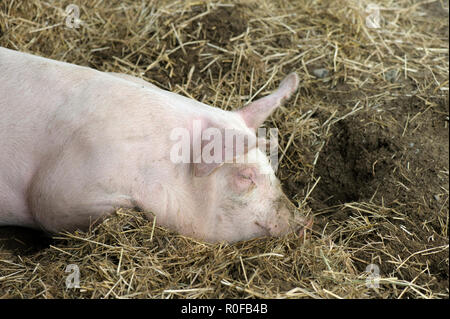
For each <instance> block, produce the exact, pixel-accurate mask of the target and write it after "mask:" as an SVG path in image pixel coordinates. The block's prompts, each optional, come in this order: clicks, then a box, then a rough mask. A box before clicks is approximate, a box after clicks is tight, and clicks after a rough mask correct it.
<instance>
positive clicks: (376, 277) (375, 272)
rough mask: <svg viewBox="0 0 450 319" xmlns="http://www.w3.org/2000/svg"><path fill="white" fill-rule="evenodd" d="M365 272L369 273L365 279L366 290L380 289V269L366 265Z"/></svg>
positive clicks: (373, 265) (374, 265)
mask: <svg viewBox="0 0 450 319" xmlns="http://www.w3.org/2000/svg"><path fill="white" fill-rule="evenodd" d="M366 272H367V273H369V276H368V277H367V278H366V286H367V288H372V289H373V288H380V278H381V276H380V267H378V265H376V264H370V265H367V267H366Z"/></svg>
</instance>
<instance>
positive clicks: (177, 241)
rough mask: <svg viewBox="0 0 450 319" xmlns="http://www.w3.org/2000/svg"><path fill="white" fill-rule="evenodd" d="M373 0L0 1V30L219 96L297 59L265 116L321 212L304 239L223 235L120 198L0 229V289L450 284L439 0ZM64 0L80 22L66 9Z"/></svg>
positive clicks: (337, 293) (244, 291)
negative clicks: (173, 225)
mask: <svg viewBox="0 0 450 319" xmlns="http://www.w3.org/2000/svg"><path fill="white" fill-rule="evenodd" d="M371 2H372V3H376V4H378V5H379V7H380V8H381V11H380V17H381V20H380V26H381V28H378V29H374V28H369V27H368V26H367V24H366V16H367V15H368V14H369V13H368V12H367V11H366V8H367V5H368V4H369V3H368V2H364V1H350V0H347V1H344V0H343V1H312V0H310V1H307V0H298V1H284V0H274V1H268V0H267V1H246V2H203V1H170V2H169V1H154V2H152V1H132V0H125V1H95V0H93V1H40V0H30V1H1V2H0V45H1V46H4V47H8V48H12V49H16V50H20V51H25V52H31V53H34V54H38V55H42V56H45V57H49V58H53V59H56V60H62V61H67V62H70V63H75V64H79V65H86V66H90V67H93V68H96V69H99V70H103V71H115V72H123V73H128V74H133V75H136V76H139V77H142V78H143V79H145V80H147V81H150V82H152V83H154V84H156V85H158V86H160V87H162V88H165V89H169V90H171V91H173V92H177V93H179V94H183V95H186V96H189V97H192V98H195V99H197V100H200V101H202V102H205V103H208V104H211V105H214V106H216V107H220V108H223V109H227V110H231V109H237V108H239V107H241V106H243V105H244V104H245V103H246V102H247V101H249V100H252V99H254V98H256V97H260V96H264V95H265V94H267V93H268V92H270V91H271V90H273V89H274V88H276V86H277V84H278V83H279V81H280V80H281V78H282V77H283V76H284V75H286V74H287V73H289V72H291V71H296V72H297V73H298V74H299V76H300V78H301V84H300V89H299V91H298V93H297V94H296V95H295V97H293V98H292V99H291V100H290V101H288V102H287V103H286V105H285V106H284V107H282V108H281V109H280V110H278V111H277V112H276V113H275V114H274V115H273V116H272V117H271V119H270V120H268V121H267V122H266V126H267V127H276V128H278V129H279V132H280V136H279V138H280V148H281V155H280V160H281V161H280V164H281V165H280V169H279V170H278V172H277V174H278V176H279V177H280V179H281V180H282V182H283V187H284V188H285V191H286V193H287V194H288V196H289V197H290V199H291V200H292V202H294V203H295V204H296V205H297V206H298V207H299V208H300V209H302V210H305V211H307V212H309V213H310V214H313V215H315V220H316V223H315V225H314V227H313V230H312V232H311V234H309V236H306V237H305V238H303V239H302V240H299V239H298V238H296V237H295V236H294V235H288V236H285V237H283V238H260V239H255V240H251V241H246V242H240V243H237V244H233V245H228V244H225V243H222V244H214V245H212V244H205V243H202V242H197V241H195V240H192V239H189V238H185V237H183V236H180V235H177V234H174V233H171V232H168V231H167V230H165V229H162V228H160V227H158V226H155V225H154V223H153V221H148V220H145V219H144V218H143V217H142V215H141V213H139V212H133V211H127V210H119V211H118V212H117V213H116V214H114V215H113V216H111V217H110V218H108V219H107V220H105V222H104V223H102V224H100V225H98V226H96V227H95V228H93V229H91V230H89V231H87V232H77V233H72V234H58V235H56V236H55V238H53V239H45V238H42V237H41V236H40V235H39V234H31V235H30V236H31V237H28V238H27V236H28V235H27V236H25V235H24V234H25V233H26V231H24V230H22V229H12V230H11V229H6V228H2V229H0V235H1V234H3V236H1V239H2V241H1V242H0V246H3V248H0V297H3V298H12V297H14V298H252V297H256V298H448V293H449V292H448V286H449V285H448V266H449V255H448V216H449V215H448V1H411V0H399V1H393V0H382V1H371ZM71 3H74V4H76V5H78V6H79V8H80V19H81V24H80V27H79V28H72V29H71V28H67V27H66V25H65V19H66V18H65V16H66V15H65V13H64V9H65V8H66V6H67V5H69V4H71ZM0 71H1V70H0ZM124 107H126V106H124ZM24 116H26V115H25V114H24ZM0 165H1V164H0ZM5 234H9V235H5ZM18 240H22V241H27V240H28V242H25V243H24V244H21V242H18ZM12 243H15V244H16V245H15V248H11V244H12ZM69 264H76V265H77V266H78V267H79V269H80V272H81V273H80V285H81V287H80V288H79V289H66V286H65V280H66V277H67V275H68V274H67V273H66V272H65V268H66V266H67V265H69ZM369 264H375V265H377V266H378V267H379V270H380V278H379V282H378V284H379V287H378V288H373V287H372V288H371V287H368V286H367V285H366V279H367V278H368V275H369V274H368V273H367V272H365V270H366V267H367V266H368V265H369Z"/></svg>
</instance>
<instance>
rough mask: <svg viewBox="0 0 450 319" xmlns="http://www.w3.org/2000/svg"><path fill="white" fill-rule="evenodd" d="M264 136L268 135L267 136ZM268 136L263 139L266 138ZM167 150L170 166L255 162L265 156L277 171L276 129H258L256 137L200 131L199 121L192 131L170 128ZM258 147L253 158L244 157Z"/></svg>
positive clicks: (237, 132) (238, 132) (228, 131)
mask: <svg viewBox="0 0 450 319" xmlns="http://www.w3.org/2000/svg"><path fill="white" fill-rule="evenodd" d="M267 133H268V134H267ZM267 135H268V136H269V139H268V140H267V138H266V136H267ZM170 140H171V141H172V142H175V143H174V144H173V145H172V147H171V149H170V160H171V161H172V163H205V164H223V163H231V162H232V163H256V162H260V160H261V159H260V158H259V157H260V156H261V155H263V156H267V152H269V154H268V155H269V162H270V165H271V167H272V169H273V170H274V171H275V172H276V170H277V168H278V129H276V128H270V129H269V130H268V131H267V129H266V128H258V130H257V134H253V133H248V132H244V131H241V130H236V129H219V128H216V127H208V128H205V129H202V121H200V120H194V121H193V125H192V130H189V129H187V128H184V127H178V128H174V129H172V131H171V133H170ZM254 148H258V149H259V150H261V152H255V153H254V156H251V157H250V156H246V154H247V153H248V152H249V151H250V150H252V149H254Z"/></svg>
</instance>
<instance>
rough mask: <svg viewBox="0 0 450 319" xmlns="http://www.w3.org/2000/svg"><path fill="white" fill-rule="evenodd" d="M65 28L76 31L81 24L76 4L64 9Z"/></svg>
mask: <svg viewBox="0 0 450 319" xmlns="http://www.w3.org/2000/svg"><path fill="white" fill-rule="evenodd" d="M65 12H66V27H68V28H70V29H73V28H75V29H78V28H79V27H80V24H81V20H80V8H79V7H78V6H77V5H76V4H69V5H68V6H67V7H66V10H65Z"/></svg>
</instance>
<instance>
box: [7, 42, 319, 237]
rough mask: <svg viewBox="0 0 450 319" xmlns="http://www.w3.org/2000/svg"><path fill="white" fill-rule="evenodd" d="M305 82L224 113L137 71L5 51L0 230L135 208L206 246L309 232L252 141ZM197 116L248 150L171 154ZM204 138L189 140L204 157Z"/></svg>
mask: <svg viewBox="0 0 450 319" xmlns="http://www.w3.org/2000/svg"><path fill="white" fill-rule="evenodd" d="M298 83H299V79H298V76H297V75H296V74H295V73H291V74H289V75H288V76H287V77H286V78H285V79H284V80H283V81H282V82H281V84H280V86H279V88H278V89H277V90H276V91H275V92H273V93H272V94H270V95H267V96H265V97H263V98H261V99H259V100H256V101H253V102H251V103H249V104H248V105H246V106H244V107H243V108H241V109H240V110H235V111H225V110H222V109H219V108H216V107H212V106H208V105H206V104H204V103H200V102H198V101H196V100H194V99H190V98H187V97H184V96H181V95H179V94H175V93H172V92H169V91H166V90H163V89H161V88H158V87H157V86H155V85H153V84H150V83H148V82H146V81H144V80H142V79H140V78H137V77H133V76H130V75H126V74H116V73H106V72H101V71H98V70H94V69H91V68H88V67H83V66H78V65H74V64H69V63H65V62H60V61H55V60H51V59H47V58H43V57H40V56H36V55H31V54H27V53H22V52H18V51H15V50H10V49H6V48H1V47H0V111H1V116H0V225H16V226H23V227H31V228H36V229H41V230H43V231H45V232H47V233H49V234H51V233H57V232H61V231H69V232H71V231H74V230H77V229H80V230H85V229H86V228H88V227H89V226H90V225H91V224H93V223H97V222H100V221H102V220H103V219H104V218H105V217H106V216H108V215H109V214H111V213H112V212H114V211H115V210H116V209H118V208H125V209H127V208H129V209H139V210H141V211H143V212H144V213H145V214H146V216H148V217H149V218H151V219H152V220H153V218H154V217H153V216H155V218H156V223H157V224H158V225H161V226H163V227H166V228H168V229H170V230H173V231H175V232H178V233H180V234H182V235H185V236H188V237H192V238H196V239H199V240H202V241H205V242H219V241H225V242H230V243H232V242H236V241H242V240H247V239H251V238H255V237H265V236H282V235H284V234H287V233H290V232H292V231H294V232H298V233H301V232H302V230H303V229H304V227H307V226H310V225H311V223H312V220H311V219H309V218H307V217H306V216H303V215H302V214H301V213H300V212H299V211H298V210H297V209H296V208H295V206H294V205H293V204H292V203H291V202H290V201H289V200H288V198H287V197H286V196H285V195H284V194H283V192H282V190H281V186H280V181H279V180H278V179H277V177H276V176H275V172H274V170H273V168H272V167H271V165H270V163H269V160H268V158H267V155H266V154H265V153H264V152H263V151H262V150H261V148H260V147H258V145H256V144H255V143H254V142H252V141H254V140H255V139H252V138H253V137H254V138H256V129H257V128H258V127H259V126H261V125H262V124H263V122H264V121H265V119H266V118H267V117H268V116H270V114H271V113H272V112H273V111H274V110H275V109H276V108H277V107H278V106H280V105H281V104H282V102H283V101H284V100H286V99H288V98H289V97H290V96H291V95H292V94H293V93H294V92H295V91H296V89H297V87H298ZM194 122H195V123H197V124H198V125H197V128H198V129H199V130H200V131H201V132H204V131H205V130H207V129H208V128H216V129H218V130H219V131H220V132H222V131H223V130H227V129H229V130H233V131H234V132H238V134H241V135H244V136H247V138H246V139H245V141H246V142H244V144H245V147H244V149H243V151H241V152H238V151H237V149H235V147H236V146H235V145H231V146H229V145H228V146H226V145H225V144H223V145H224V146H223V149H224V151H225V153H226V154H232V156H231V160H230V157H227V158H225V157H224V156H219V157H218V158H219V160H216V161H214V162H207V161H205V160H203V157H200V158H197V160H196V158H194V155H192V154H191V155H189V157H188V158H189V161H187V162H186V161H185V162H176V161H173V160H171V156H170V154H171V148H172V147H173V145H174V143H175V142H176V141H174V140H173V136H172V138H171V134H172V132H173V130H174V129H176V128H184V129H185V130H186V131H187V132H189V133H192V132H193V130H194V124H193V123H194ZM197 135H198V134H197ZM202 136H203V135H202ZM198 139H199V137H198V136H195V134H193V135H192V136H191V137H190V138H189V143H192V145H194V144H195V142H198V143H197V144H196V145H200V152H202V151H203V149H202V147H204V146H205V143H204V141H203V140H201V141H198ZM205 147H206V146H205ZM227 148H228V149H227ZM230 148H231V153H230V152H229V151H230ZM214 150H216V149H215V148H214V149H213V152H215V151H214ZM210 155H211V153H210ZM243 156H244V157H245V158H246V159H247V161H238V160H237V159H238V158H242V157H243Z"/></svg>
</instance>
